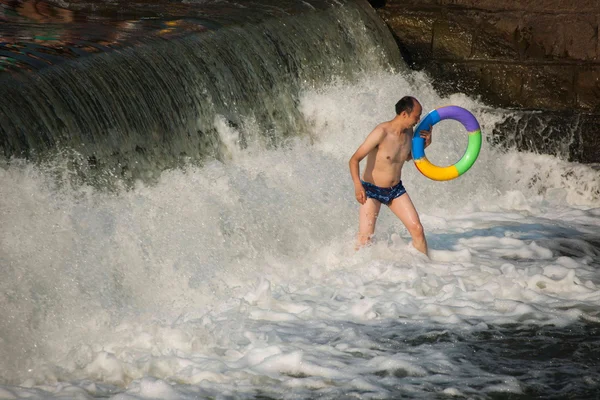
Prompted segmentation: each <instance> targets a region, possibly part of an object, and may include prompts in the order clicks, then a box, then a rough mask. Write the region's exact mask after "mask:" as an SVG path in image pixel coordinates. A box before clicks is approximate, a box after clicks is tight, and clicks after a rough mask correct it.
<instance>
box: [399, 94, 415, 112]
mask: <svg viewBox="0 0 600 400" xmlns="http://www.w3.org/2000/svg"><path fill="white" fill-rule="evenodd" d="M416 102H417V100H416V99H415V98H414V97H412V96H404V97H403V98H401V99H400V100H398V102H397V103H396V115H400V114H402V112H403V111H406V113H407V114H410V113H411V112H412V110H413V108H415V103H416Z"/></svg>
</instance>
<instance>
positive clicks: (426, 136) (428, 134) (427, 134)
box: [419, 125, 433, 147]
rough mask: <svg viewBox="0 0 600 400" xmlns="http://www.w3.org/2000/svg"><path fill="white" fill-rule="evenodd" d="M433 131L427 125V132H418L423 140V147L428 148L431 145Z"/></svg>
mask: <svg viewBox="0 0 600 400" xmlns="http://www.w3.org/2000/svg"><path fill="white" fill-rule="evenodd" d="M432 130H433V127H432V126H431V125H429V130H422V131H421V132H419V134H420V136H421V137H422V138H423V139H425V147H427V146H429V145H430V144H431V131H432Z"/></svg>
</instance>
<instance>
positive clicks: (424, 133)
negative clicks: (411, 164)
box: [406, 125, 433, 161]
mask: <svg viewBox="0 0 600 400" xmlns="http://www.w3.org/2000/svg"><path fill="white" fill-rule="evenodd" d="M432 131H433V126H431V125H429V130H427V131H426V130H421V132H420V133H421V137H422V138H423V139H425V147H427V146H429V145H430V144H431V132H432ZM411 146H412V143H411ZM411 149H412V147H411ZM410 160H412V151H411V152H410V153H409V154H408V157H407V158H406V161H410Z"/></svg>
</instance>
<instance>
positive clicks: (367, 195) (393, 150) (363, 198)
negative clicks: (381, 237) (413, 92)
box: [349, 96, 431, 255]
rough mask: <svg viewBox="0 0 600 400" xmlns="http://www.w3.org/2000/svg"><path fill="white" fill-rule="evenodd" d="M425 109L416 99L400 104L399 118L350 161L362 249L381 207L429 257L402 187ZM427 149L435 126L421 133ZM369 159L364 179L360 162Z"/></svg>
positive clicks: (375, 133) (377, 131)
mask: <svg viewBox="0 0 600 400" xmlns="http://www.w3.org/2000/svg"><path fill="white" fill-rule="evenodd" d="M421 112H422V107H421V104H419V102H418V101H417V99H415V98H414V97H410V96H405V97H403V98H401V99H400V101H398V103H396V116H395V117H394V119H392V120H391V121H387V122H384V123H382V124H380V125H378V126H377V127H375V129H373V132H371V133H370V134H369V136H367V138H366V139H365V141H364V142H363V144H361V145H360V147H359V148H358V149H357V150H356V152H355V153H354V155H353V156H352V158H350V163H349V164H350V174H351V175H352V180H353V181H354V192H355V195H356V200H358V202H359V203H360V204H361V205H360V212H359V223H358V246H359V247H360V246H364V245H365V244H368V243H370V241H371V237H372V235H373V233H374V232H375V223H376V221H377V216H378V214H379V210H380V208H381V204H382V203H383V204H385V205H387V206H388V207H389V208H390V210H392V212H393V213H394V214H396V216H397V217H398V218H399V219H400V221H402V223H403V224H404V226H405V227H406V229H408V232H409V233H410V236H411V237H412V243H413V246H414V247H415V248H416V249H417V250H419V251H420V252H422V253H424V254H425V255H427V241H426V240H425V233H424V232H423V226H422V225H421V220H420V219H419V214H418V213H417V210H416V209H415V206H414V205H413V203H412V201H411V200H410V197H409V196H408V194H407V193H406V190H405V189H404V186H403V185H402V180H401V178H402V167H403V166H404V163H405V162H406V161H409V160H411V159H412V155H411V145H412V137H413V128H414V126H415V125H416V124H417V123H418V122H419V120H420V119H421ZM420 134H421V137H422V138H424V139H425V147H427V146H429V144H431V127H429V130H428V131H421V132H420ZM365 157H367V166H366V168H365V172H364V175H363V179H362V181H361V179H360V169H359V163H360V161H361V160H362V159H363V158H365Z"/></svg>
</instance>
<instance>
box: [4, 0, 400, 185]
mask: <svg viewBox="0 0 600 400" xmlns="http://www.w3.org/2000/svg"><path fill="white" fill-rule="evenodd" d="M324 3H325V4H327V3H326V2H324ZM334 4H335V3H334ZM376 18H377V17H376V15H375V14H374V12H373V10H372V9H370V8H369V6H368V4H364V3H362V2H342V3H339V5H336V6H328V7H327V8H326V9H325V10H321V11H319V12H317V11H313V12H307V13H305V14H302V15H301V16H292V17H284V18H281V19H275V18H271V19H267V20H266V21H264V22H261V23H259V24H257V25H252V24H246V25H241V26H239V25H238V26H236V25H234V26H229V27H226V28H222V29H219V30H216V31H214V32H210V33H204V34H193V35H188V36H185V37H183V38H179V39H176V40H172V41H166V40H163V39H153V40H150V41H149V42H147V43H145V44H140V45H137V46H133V47H129V48H124V49H119V50H114V51H111V52H108V53H105V54H100V55H96V56H93V57H87V58H84V59H80V60H75V61H72V62H65V63H62V64H59V65H57V66H55V67H53V68H47V69H43V70H41V71H39V72H38V73H37V74H35V75H25V76H21V77H19V79H5V81H4V82H2V85H1V86H0V113H2V115H1V117H0V138H1V140H2V141H1V142H0V147H1V148H3V149H4V153H5V154H6V155H7V156H18V157H19V156H20V157H24V156H26V157H28V158H34V159H47V158H48V157H54V154H55V153H56V152H57V151H61V150H62V151H63V153H62V154H63V156H65V155H66V154H65V152H64V151H65V150H68V151H74V152H75V153H76V157H74V161H75V162H76V164H78V165H79V168H78V171H77V172H79V173H80V174H83V175H84V178H86V179H87V181H88V182H89V181H90V180H91V179H93V178H94V176H91V177H89V176H86V175H90V174H91V175H94V172H95V171H97V170H101V171H102V172H103V173H104V175H101V177H102V178H106V170H110V172H111V173H112V174H116V175H117V176H119V177H124V178H132V179H133V180H135V179H148V178H150V177H151V176H152V175H154V174H157V173H160V171H162V170H164V169H166V168H169V167H174V166H178V165H181V164H182V163H186V162H189V161H198V160H201V159H202V158H203V157H205V156H208V157H213V158H214V157H217V158H218V157H221V156H223V154H222V152H221V144H220V141H219V137H218V135H217V134H216V129H215V118H217V117H219V118H222V119H224V120H225V121H226V122H227V123H228V124H229V125H231V126H233V127H238V128H241V129H240V132H241V137H240V138H239V140H240V141H241V142H242V143H243V142H244V141H245V138H244V131H245V130H246V129H244V128H243V126H242V125H243V124H247V123H248V121H252V122H253V123H255V124H257V126H258V127H260V131H261V132H262V135H263V138H264V140H265V141H266V142H267V143H269V144H278V143H281V142H282V141H283V140H285V138H286V137H288V136H290V135H292V136H295V135H299V134H306V133H307V132H306V129H305V127H303V121H302V117H301V115H300V114H299V113H298V112H297V104H298V94H299V91H300V89H301V88H305V87H310V86H313V85H317V84H320V83H322V82H325V81H327V80H328V79H331V77H333V76H336V77H341V78H343V79H352V78H353V77H356V76H357V74H360V73H361V71H365V70H368V69H371V68H381V67H384V66H387V65H399V64H400V60H399V54H398V51H397V50H394V48H393V39H392V38H391V35H390V34H389V32H387V31H386V30H385V26H383V24H382V23H381V21H377V20H376ZM376 66H377V67H376Z"/></svg>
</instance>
